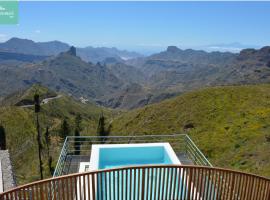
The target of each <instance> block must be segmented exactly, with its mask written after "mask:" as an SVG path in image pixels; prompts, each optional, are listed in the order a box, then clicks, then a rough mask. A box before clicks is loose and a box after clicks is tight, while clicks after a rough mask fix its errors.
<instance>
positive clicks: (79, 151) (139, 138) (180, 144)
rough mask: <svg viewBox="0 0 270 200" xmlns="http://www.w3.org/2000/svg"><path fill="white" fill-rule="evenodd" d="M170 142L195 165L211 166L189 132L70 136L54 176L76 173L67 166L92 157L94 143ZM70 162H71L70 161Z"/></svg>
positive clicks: (177, 152) (178, 152)
mask: <svg viewBox="0 0 270 200" xmlns="http://www.w3.org/2000/svg"><path fill="white" fill-rule="evenodd" d="M157 142H169V143H170V145H171V146H172V148H173V149H174V151H175V152H176V154H184V155H185V156H186V157H187V158H188V159H189V160H190V161H191V162H192V163H193V164H194V165H202V166H210V167H212V165H211V163H210V162H209V161H208V160H207V158H206V157H205V156H204V155H203V153H202V152H201V151H200V150H199V148H198V147H197V146H196V145H195V144H194V142H193V141H192V140H191V138H190V137H189V136H188V135H187V134H172V135H164V134H163V135H133V136H78V137H75V136H68V137H66V139H65V141H64V143H63V147H62V150H61V153H60V156H59V159H58V162H57V165H56V168H55V171H54V175H53V176H54V177H57V176H61V175H65V174H69V173H75V172H78V171H74V172H69V171H68V170H67V169H66V168H65V166H69V167H70V166H72V165H78V163H76V162H75V163H74V162H72V161H70V160H71V159H73V160H76V159H77V160H78V162H80V161H82V160H81V158H82V157H87V158H89V159H90V155H91V146H92V145H93V144H128V143H157ZM69 162H70V163H69Z"/></svg>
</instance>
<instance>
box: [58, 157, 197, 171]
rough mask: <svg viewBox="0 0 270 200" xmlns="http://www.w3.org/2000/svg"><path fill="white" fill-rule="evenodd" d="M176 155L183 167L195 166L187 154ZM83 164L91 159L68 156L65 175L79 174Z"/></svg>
mask: <svg viewBox="0 0 270 200" xmlns="http://www.w3.org/2000/svg"><path fill="white" fill-rule="evenodd" d="M176 155H177V157H178V159H179V160H180V162H181V163H182V164H183V165H193V164H194V163H193V162H192V161H191V160H190V159H189V158H188V157H187V155H186V154H185V153H176ZM81 162H90V157H89V156H86V155H68V156H67V158H66V162H65V167H64V170H63V174H71V173H77V172H78V171H79V168H80V163H81Z"/></svg>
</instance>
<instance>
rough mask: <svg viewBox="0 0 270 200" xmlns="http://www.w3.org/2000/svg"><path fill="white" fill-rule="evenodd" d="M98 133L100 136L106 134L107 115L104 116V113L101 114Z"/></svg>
mask: <svg viewBox="0 0 270 200" xmlns="http://www.w3.org/2000/svg"><path fill="white" fill-rule="evenodd" d="M97 135H98V136H106V130H105V117H104V116H103V113H101V115H100V117H99V121H98V128H97Z"/></svg>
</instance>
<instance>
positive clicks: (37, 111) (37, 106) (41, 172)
mask: <svg viewBox="0 0 270 200" xmlns="http://www.w3.org/2000/svg"><path fill="white" fill-rule="evenodd" d="M34 103H35V113H36V126H37V142H38V158H39V172H40V179H43V167H42V157H41V151H42V141H41V137H42V136H41V130H40V124H39V116H38V113H39V112H40V101H39V95H38V94H35V95H34Z"/></svg>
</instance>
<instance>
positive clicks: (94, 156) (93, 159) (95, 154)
mask: <svg viewBox="0 0 270 200" xmlns="http://www.w3.org/2000/svg"><path fill="white" fill-rule="evenodd" d="M126 147H164V149H165V151H166V152H167V154H168V156H169V158H170V159H171V161H172V164H181V162H180V160H179V159H178V157H177V155H176V154H175V152H174V150H173V148H172V147H171V145H170V143H168V142H167V143H139V144H94V145H92V151H91V156H90V166H89V171H92V170H98V168H99V152H100V149H101V148H126Z"/></svg>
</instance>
